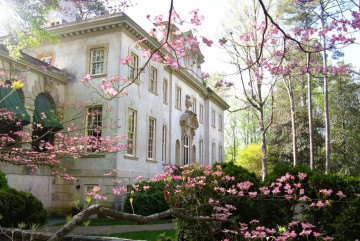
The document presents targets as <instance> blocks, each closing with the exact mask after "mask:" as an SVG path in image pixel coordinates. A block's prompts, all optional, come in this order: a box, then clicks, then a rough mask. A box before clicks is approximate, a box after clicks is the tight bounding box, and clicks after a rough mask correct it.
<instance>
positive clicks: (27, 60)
mask: <svg viewBox="0 0 360 241" xmlns="http://www.w3.org/2000/svg"><path fill="white" fill-rule="evenodd" d="M21 55H22V58H20V59H13V58H11V57H10V56H9V51H8V50H7V49H6V47H5V46H4V45H3V44H0V57H2V58H5V59H7V60H8V61H10V62H14V63H16V64H18V65H21V66H23V67H27V68H29V69H30V70H31V71H34V72H37V73H41V74H44V75H46V76H49V77H51V78H54V79H57V80H58V81H60V82H61V83H63V84H67V83H68V82H69V78H68V77H67V74H66V72H65V71H63V70H61V69H58V68H56V67H54V66H51V65H49V64H47V63H45V62H43V61H40V60H38V59H36V58H34V57H32V56H30V55H28V54H25V53H23V52H21Z"/></svg>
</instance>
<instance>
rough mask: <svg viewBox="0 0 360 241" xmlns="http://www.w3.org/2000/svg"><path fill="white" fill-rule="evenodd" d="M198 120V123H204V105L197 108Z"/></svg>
mask: <svg viewBox="0 0 360 241" xmlns="http://www.w3.org/2000/svg"><path fill="white" fill-rule="evenodd" d="M199 121H200V123H204V106H202V105H200V108H199Z"/></svg>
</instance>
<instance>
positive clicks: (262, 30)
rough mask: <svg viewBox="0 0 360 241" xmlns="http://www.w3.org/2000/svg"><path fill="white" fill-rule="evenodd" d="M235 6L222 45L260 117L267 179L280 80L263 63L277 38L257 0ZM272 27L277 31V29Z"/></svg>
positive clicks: (248, 101) (245, 99)
mask: <svg viewBox="0 0 360 241" xmlns="http://www.w3.org/2000/svg"><path fill="white" fill-rule="evenodd" d="M270 5H271V2H269V6H270ZM232 9H233V20H234V19H235V21H233V23H234V25H233V26H231V27H226V29H225V31H226V40H227V41H228V43H226V44H223V47H224V49H225V50H226V52H227V54H228V55H229V57H230V59H231V60H230V62H231V64H232V65H234V66H235V68H236V69H237V72H238V74H239V81H240V85H241V88H242V91H243V95H244V97H243V102H244V104H245V105H246V106H249V107H250V108H251V109H252V110H253V113H254V114H255V115H256V118H257V120H258V125H259V131H260V136H261V150H262V177H263V179H264V178H265V177H266V176H267V173H268V168H267V148H266V132H267V130H268V128H269V126H270V124H271V119H272V113H271V112H272V110H271V109H272V102H273V96H272V91H273V87H274V84H275V82H276V80H277V76H275V77H273V76H270V75H268V73H267V72H268V70H267V68H266V67H265V66H264V63H265V62H266V61H270V60H271V58H272V57H274V52H276V50H277V44H278V41H277V40H276V39H275V38H272V37H273V34H274V32H272V31H271V30H270V31H269V32H266V30H267V28H271V26H268V25H267V22H266V21H264V18H263V17H262V16H261V14H260V13H261V12H260V10H261V8H260V6H259V3H258V2H257V1H256V0H253V1H249V2H247V3H246V4H242V6H239V3H237V2H235V3H233V4H232ZM272 30H273V31H275V29H274V28H273V29H272ZM234 36H235V37H234ZM237 36H240V38H239V37H237Z"/></svg>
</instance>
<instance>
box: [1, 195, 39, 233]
mask: <svg viewBox="0 0 360 241" xmlns="http://www.w3.org/2000/svg"><path fill="white" fill-rule="evenodd" d="M0 215H1V216H2V219H1V220H0V225H1V226H4V227H17V226H18V224H19V223H25V224H43V223H45V220H46V210H45V209H44V208H43V205H42V203H41V202H40V201H39V200H38V199H37V198H36V197H34V196H33V195H32V194H31V193H28V192H22V191H17V190H15V189H13V188H8V189H2V190H0Z"/></svg>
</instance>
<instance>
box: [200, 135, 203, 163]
mask: <svg viewBox="0 0 360 241" xmlns="http://www.w3.org/2000/svg"><path fill="white" fill-rule="evenodd" d="M199 164H204V141H203V140H200V141H199Z"/></svg>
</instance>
